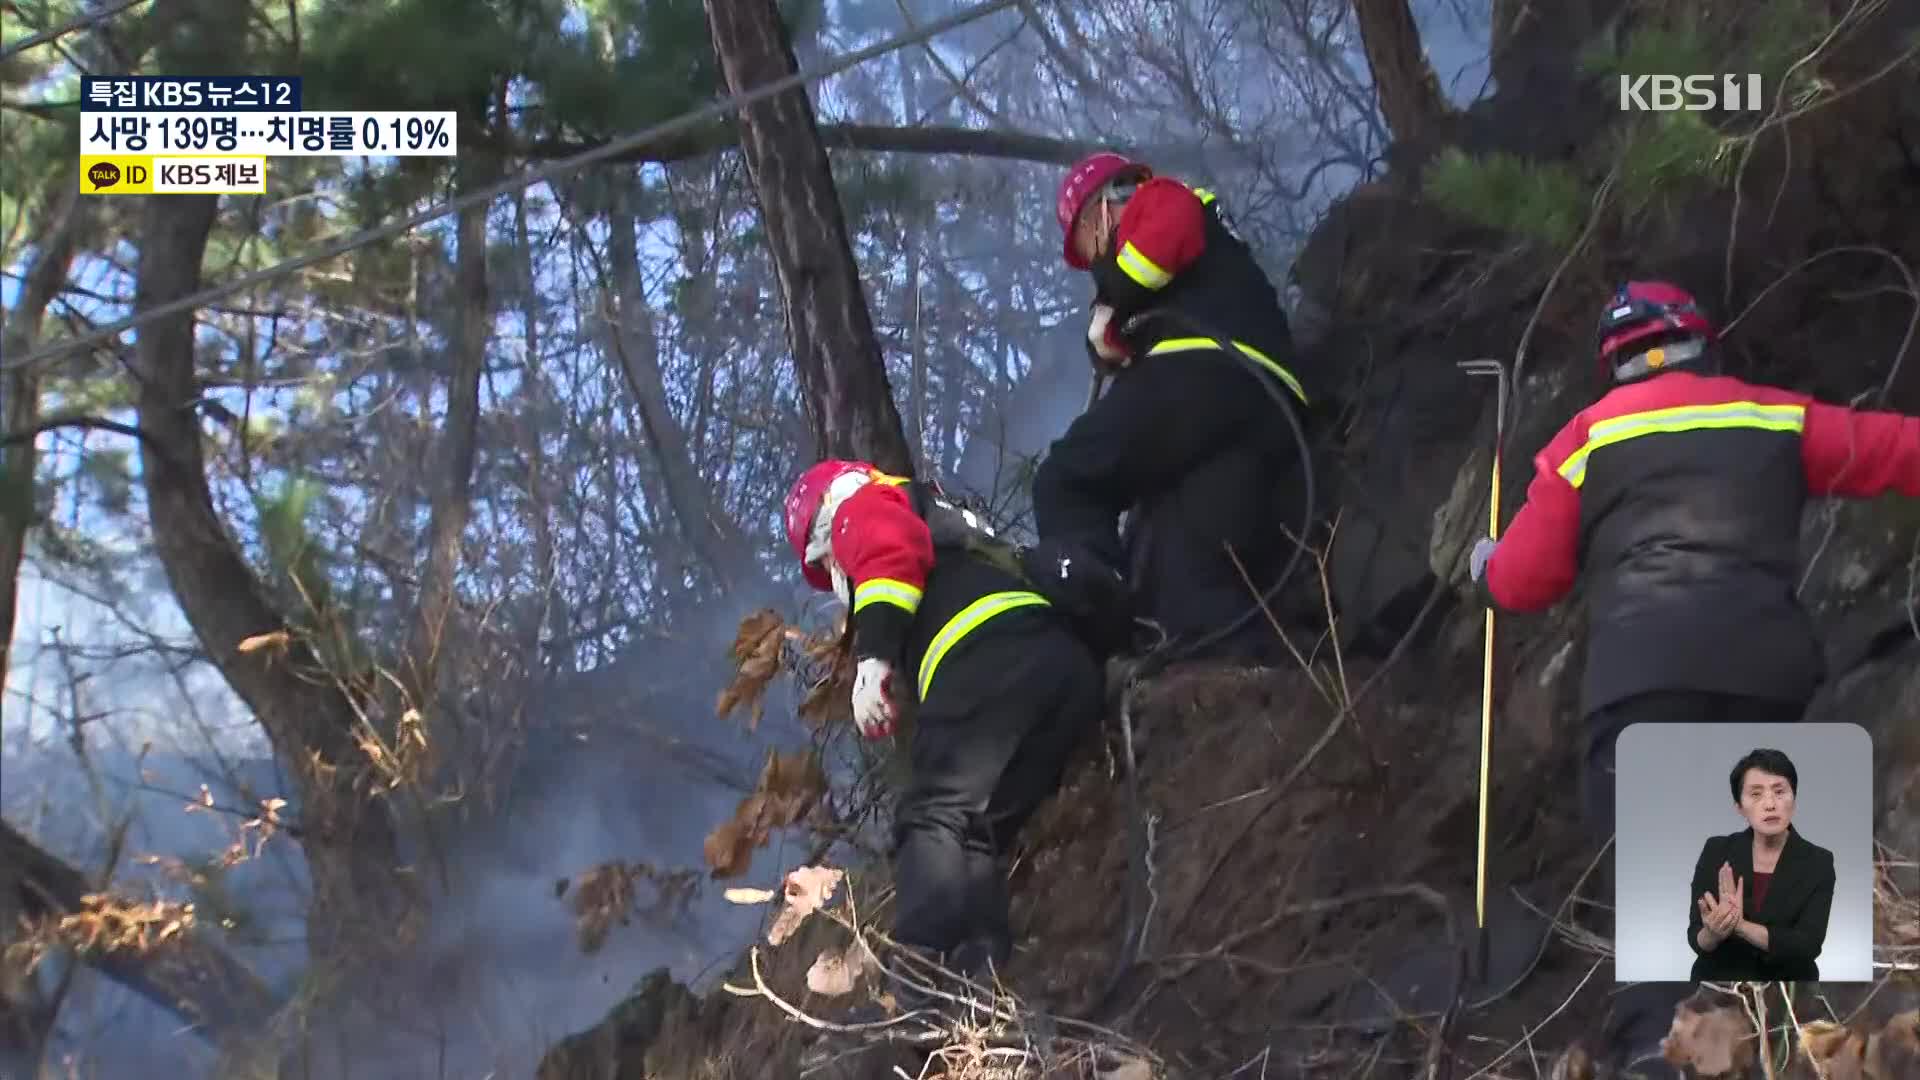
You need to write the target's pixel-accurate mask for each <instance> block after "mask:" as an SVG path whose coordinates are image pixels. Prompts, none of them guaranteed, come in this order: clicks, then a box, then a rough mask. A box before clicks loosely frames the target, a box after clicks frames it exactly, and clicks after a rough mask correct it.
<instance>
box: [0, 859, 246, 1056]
mask: <svg viewBox="0 0 1920 1080" xmlns="http://www.w3.org/2000/svg"><path fill="white" fill-rule="evenodd" d="M96 891H99V890H96V889H95V888H94V886H93V883H92V882H90V881H88V880H87V875H85V874H83V873H81V872H80V871H79V870H78V869H76V868H74V867H72V866H70V865H68V864H67V863H66V862H64V861H63V860H61V859H60V858H58V857H57V856H55V855H54V854H52V853H51V852H49V851H46V850H45V849H43V848H41V847H40V846H39V845H38V844H35V843H34V842H33V841H32V840H30V839H28V838H27V837H26V836H25V835H24V834H22V833H21V832H20V831H19V830H17V829H15V828H14V827H13V826H12V825H9V824H7V823H6V822H5V821H0V924H3V925H0V940H6V941H8V942H9V943H10V942H11V941H12V940H13V938H14V935H16V934H17V933H18V932H19V930H20V920H21V919H22V918H27V919H34V920H40V919H57V918H59V917H60V916H62V915H68V914H72V913H74V912H77V911H80V910H81V908H82V906H83V904H82V898H83V897H85V896H86V895H87V894H89V893H93V892H96ZM77 959H78V960H79V961H80V962H81V963H85V964H87V965H89V966H91V967H93V968H94V969H95V970H97V971H99V972H100V973H101V974H102V975H105V976H106V977H107V978H109V979H112V980H113V981H114V982H117V983H119V984H120V985H122V986H124V987H126V988H127V989H129V990H131V991H133V992H134V993H136V994H139V995H140V996H141V997H143V998H146V999H147V1000H148V1001H151V1002H153V1003H154V1004H156V1005H158V1006H160V1007H161V1008H163V1009H166V1010H167V1011H168V1012H170V1013H173V1014H174V1015H175V1016H178V1017H179V1018H180V1019H181V1020H183V1021H185V1022H186V1024H187V1025H188V1026H189V1027H190V1028H193V1029H194V1030H196V1031H197V1032H198V1033H200V1034H201V1035H204V1036H205V1037H207V1038H208V1039H210V1040H213V1041H216V1042H218V1041H220V1040H222V1039H224V1038H226V1037H227V1036H228V1035H230V1034H233V1035H240V1034H246V1033H248V1032H250V1031H251V1030H253V1029H255V1028H258V1027H259V1026H260V1025H262V1024H264V1023H265V1022H266V1021H267V1019H268V1018H269V1017H271V1016H272V1015H273V1012H274V1010H275V1008H277V1002H275V1001H274V998H273V994H272V992H271V991H269V990H268V989H267V987H266V984H264V983H262V982H261V981H260V980H259V979H258V978H256V977H255V976H254V974H253V972H252V971H250V970H248V969H247V967H246V965H244V964H242V963H240V961H238V960H236V959H234V958H233V956H232V955H231V954H229V953H227V952H226V951H225V950H223V949H221V948H220V947H219V946H217V945H214V944H212V943H211V942H209V941H208V940H207V939H206V936H205V935H203V934H201V933H199V932H198V931H195V930H191V929H190V930H188V931H187V932H186V933H183V934H181V935H180V936H178V937H175V938H172V939H169V940H168V941H167V942H165V943H163V944H159V945H157V946H155V947H153V948H149V949H147V950H144V951H137V950H133V949H119V950H93V951H85V952H81V953H79V954H78V955H77ZM6 1004H7V1003H6V1002H5V1001H4V1000H0V1011H5V1006H6ZM47 1019H48V1020H49V1021H51V1020H52V1017H48V1018H47Z"/></svg>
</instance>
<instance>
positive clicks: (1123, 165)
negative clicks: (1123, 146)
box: [1053, 150, 1152, 270]
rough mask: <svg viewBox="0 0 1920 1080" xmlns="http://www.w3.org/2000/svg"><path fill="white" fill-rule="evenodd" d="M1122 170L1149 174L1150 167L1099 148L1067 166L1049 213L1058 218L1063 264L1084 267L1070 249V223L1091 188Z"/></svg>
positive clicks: (1071, 239)
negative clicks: (1062, 244) (1063, 245)
mask: <svg viewBox="0 0 1920 1080" xmlns="http://www.w3.org/2000/svg"><path fill="white" fill-rule="evenodd" d="M1125 172H1137V173H1141V174H1144V175H1149V176H1150V175H1152V170H1150V169H1148V168H1147V167H1146V166H1145V165H1142V164H1140V163H1139V162H1137V161H1134V160H1133V159H1132V158H1129V157H1127V156H1125V155H1123V154H1116V153H1114V152H1113V151H1111V150H1102V151H1100V152H1099V153H1097V154H1090V155H1088V156H1087V157H1084V158H1081V159H1080V163H1079V164H1077V165H1075V166H1074V167H1073V168H1071V169H1069V170H1067V175H1066V178H1065V179H1063V180H1061V181H1060V193H1059V194H1058V195H1057V196H1055V198H1054V201H1053V216H1054V217H1056V218H1058V219H1060V232H1061V234H1062V236H1063V238H1064V241H1065V245H1066V257H1067V265H1068V266H1071V267H1073V268H1074V269H1075V270H1085V269H1086V268H1087V263H1086V261H1085V260H1083V259H1081V258H1080V256H1079V255H1078V254H1076V253H1075V252H1074V250H1073V223H1074V222H1075V221H1076V220H1078V219H1079V217H1080V211H1081V209H1082V208H1083V207H1085V206H1086V205H1087V200H1088V199H1091V198H1093V193H1094V192H1096V191H1099V190H1100V189H1101V187H1103V186H1104V185H1105V184H1106V182H1107V181H1109V180H1112V179H1113V178H1114V177H1116V176H1119V175H1120V174H1121V173H1125Z"/></svg>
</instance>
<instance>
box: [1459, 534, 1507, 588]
mask: <svg viewBox="0 0 1920 1080" xmlns="http://www.w3.org/2000/svg"><path fill="white" fill-rule="evenodd" d="M1499 548H1500V541H1498V540H1495V539H1494V538H1493V537H1491V536H1483V537H1481V538H1480V539H1478V540H1476V541H1474V544H1473V554H1472V555H1470V556H1468V558H1467V569H1468V570H1469V572H1471V573H1472V574H1473V580H1474V583H1475V584H1478V583H1479V582H1481V581H1484V580H1486V577H1487V562H1488V560H1490V559H1492V558H1493V553H1494V552H1495V551H1497V550H1499Z"/></svg>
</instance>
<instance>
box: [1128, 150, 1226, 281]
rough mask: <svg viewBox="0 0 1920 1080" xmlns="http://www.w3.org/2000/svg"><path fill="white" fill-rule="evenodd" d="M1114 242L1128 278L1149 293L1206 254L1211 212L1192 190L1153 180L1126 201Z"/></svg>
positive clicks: (1178, 184)
mask: <svg viewBox="0 0 1920 1080" xmlns="http://www.w3.org/2000/svg"><path fill="white" fill-rule="evenodd" d="M1113 243H1114V247H1115V248H1116V249H1117V250H1118V251H1119V253H1120V255H1119V259H1120V268H1121V269H1122V270H1123V271H1126V273H1127V276H1128V277H1131V278H1134V280H1136V281H1138V282H1139V283H1140V284H1141V285H1143V286H1145V287H1147V288H1149V289H1159V288H1161V287H1162V286H1164V285H1165V284H1166V283H1167V281H1169V280H1171V279H1172V278H1173V277H1174V275H1177V274H1179V273H1181V272H1182V271H1184V270H1186V268H1187V267H1189V266H1192V265H1193V263H1194V260H1196V259H1198V258H1199V257H1200V253H1201V252H1203V251H1205V250H1206V248H1207V208H1206V206H1205V205H1204V204H1202V203H1201V202H1200V196H1198V195H1195V194H1194V193H1193V189H1192V188H1189V187H1187V186H1186V185H1185V184H1182V183H1180V182H1179V181H1177V180H1168V179H1166V178H1164V177H1155V178H1154V179H1152V180H1149V181H1147V182H1146V183H1144V184H1142V185H1140V188H1139V190H1138V191H1135V192H1134V193H1133V198H1131V199H1128V200H1127V206H1126V209H1125V210H1123V211H1121V213H1120V221H1119V224H1118V225H1117V226H1116V227H1115V229H1114V234H1113ZM1130 251H1131V254H1132V255H1133V256H1134V258H1132V259H1129V258H1128V254H1129V252H1130ZM1136 271H1140V272H1141V273H1138V274H1136ZM1142 278H1145V279H1146V280H1142ZM1155 282H1158V284H1155Z"/></svg>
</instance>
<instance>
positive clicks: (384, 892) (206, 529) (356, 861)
mask: <svg viewBox="0 0 1920 1080" xmlns="http://www.w3.org/2000/svg"><path fill="white" fill-rule="evenodd" d="M216 202H217V199H216V197H215V196H211V195H192V196H184V195H176V196H168V197H165V198H160V197H154V198H148V199H147V200H146V206H145V209H144V211H143V213H142V218H141V226H140V239H139V250H140V257H139V263H138V283H137V285H136V292H135V306H136V308H137V309H140V310H145V309H148V308H151V307H154V306H156V305H159V304H163V303H166V302H169V301H172V300H175V299H177V298H179V297H181V296H185V295H187V294H189V293H192V292H193V291H195V290H196V289H198V288H199V287H200V270H201V266H200V264H201V259H202V257H203V256H204V254H205V252H206V245H207V234H208V232H209V230H210V229H211V228H212V226H213V220H214V211H215V206H216ZM194 368H195V363H194V316H193V313H192V312H190V311H186V312H179V313H176V314H172V315H167V316H165V317H163V318H159V319H155V320H154V321H152V322H150V323H148V324H146V325H145V326H143V327H142V328H141V331H140V335H139V337H138V340H137V344H136V347H135V350H134V356H133V373H134V376H135V381H136V382H137V383H138V384H139V396H138V412H139V418H140V427H141V430H142V431H143V432H144V433H145V438H143V439H141V440H140V461H141V470H142V474H143V476H144V477H145V480H146V492H147V505H148V514H149V517H150V520H151V524H152V528H153V545H154V552H155V554H156V555H157V556H158V557H159V560H160V564H161V566H162V567H163V568H164V569H165V571H166V575H167V580H168V582H169V584H170V585H171V586H172V588H173V594H174V598H175V599H176V600H177V601H178V602H179V604H180V608H181V611H182V612H183V613H184V614H185V615H186V618H187V622H188V623H189V625H191V626H192V627H193V631H194V635H195V637H197V638H198V639H199V641H200V644H201V647H202V648H204V649H205V650H206V653H207V655H208V657H210V658H211V659H212V660H213V662H214V663H215V664H216V665H218V667H219V668H220V672H221V674H222V675H224V676H225V677H226V680H227V683H228V685H230V686H232V687H233V690H234V693H235V694H237V695H238V696H239V698H240V700H241V701H243V702H245V703H246V705H247V707H248V708H249V709H251V710H252V711H253V714H254V716H255V717H256V718H257V719H258V720H259V722H260V725H261V727H262V728H264V729H265V731H266V734H267V738H268V739H269V741H271V743H272V744H273V748H274V750H275V752H276V753H277V754H278V755H279V756H280V758H281V760H282V761H284V762H285V763H286V765H287V767H288V771H289V773H290V775H292V776H293V777H294V778H295V783H296V785H297V787H296V794H297V796H298V799H299V807H298V809H299V816H300V821H301V824H302V833H301V844H302V846H303V847H304V849H305V851H306V855H307V861H308V865H309V869H310V872H311V878H312V881H313V911H312V913H311V916H310V918H309V923H308V940H309V943H310V947H311V948H312V950H313V951H314V952H315V954H317V955H327V956H328V957H329V959H337V958H339V956H340V954H339V951H338V949H337V946H338V945H339V944H341V943H342V938H343V937H351V938H353V939H355V940H360V939H361V936H360V935H359V934H352V935H349V934H348V933H347V931H348V929H349V927H350V926H356V925H357V926H367V927H370V928H378V929H379V930H381V931H385V930H387V929H389V928H390V927H388V926H386V925H383V924H385V923H388V922H390V920H392V919H394V918H396V917H398V916H400V915H401V914H402V913H403V912H404V910H405V908H404V902H405V901H406V900H407V899H408V890H406V889H405V887H404V885H403V871H402V870H401V868H400V865H399V863H400V859H399V845H398V838H397V835H396V830H395V828H394V824H393V821H392V819H391V817H389V811H388V807H387V805H386V804H385V803H384V802H382V801H380V800H378V799H376V798H374V797H371V796H369V795H367V794H365V790H366V786H367V781H368V779H369V768H368V760H367V757H366V754H365V752H364V751H363V750H362V749H361V747H360V745H359V743H358V741H357V739H356V735H358V734H360V733H361V732H362V731H363V730H364V724H365V721H364V720H363V719H362V717H361V715H360V713H359V711H358V709H357V707H356V704H355V702H354V701H353V700H351V699H350V698H349V697H348V692H347V691H346V690H345V689H343V684H342V683H341V682H340V681H339V680H338V679H337V678H336V677H335V674H336V673H330V672H326V671H324V670H322V665H321V663H320V661H319V658H318V656H317V655H316V654H315V652H314V650H313V649H312V647H311V646H310V645H309V643H308V642H307V641H306V640H305V639H304V638H302V637H300V636H299V635H297V634H294V633H293V632H292V631H291V628H290V627H289V626H288V624H287V622H286V620H285V619H284V618H283V617H282V616H281V615H280V614H279V613H277V612H276V611H275V610H274V608H273V605H272V603H271V602H270V601H269V600H268V598H267V592H266V589H265V587H264V585H263V583H262V582H261V580H260V579H259V577H257V576H256V575H255V574H254V572H253V569H252V567H250V566H248V565H247V562H246V560H245V558H244V557H243V556H242V555H241V552H240V549H239V547H238V546H237V545H236V544H235V543H234V541H233V538H232V537H231V536H230V535H229V533H228V532H227V529H226V526H225V524H224V523H223V522H222V521H221V520H220V517H219V516H218V514H216V512H215V511H214V508H213V500H212V496H211V493H210V491H209V489H208V486H207V477H206V466H205V461H204V458H203V456H202V454H201V430H200V420H199V415H198V412H197V410H196V408H195V405H196V399H197V397H198V391H197V388H196V386H195V382H194ZM249 639H277V640H284V641H286V646H285V647H284V648H275V647H265V648H254V649H252V650H250V651H247V652H242V651H240V649H239V646H240V644H241V643H242V642H245V641H248V640H249ZM369 932H371V931H369Z"/></svg>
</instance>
